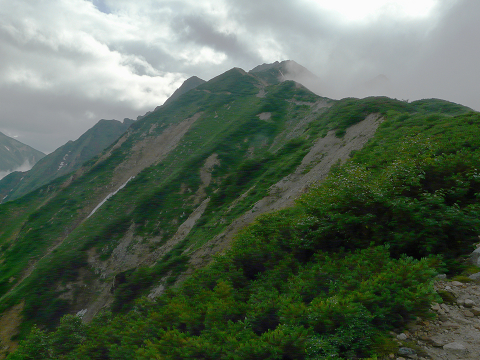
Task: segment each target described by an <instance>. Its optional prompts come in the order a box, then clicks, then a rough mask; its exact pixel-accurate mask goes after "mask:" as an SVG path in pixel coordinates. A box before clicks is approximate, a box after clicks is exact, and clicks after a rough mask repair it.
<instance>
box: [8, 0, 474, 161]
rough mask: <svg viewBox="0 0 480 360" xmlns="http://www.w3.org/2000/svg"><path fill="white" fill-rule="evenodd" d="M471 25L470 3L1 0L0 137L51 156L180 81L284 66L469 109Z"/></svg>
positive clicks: (146, 105) (325, 80)
mask: <svg viewBox="0 0 480 360" xmlns="http://www.w3.org/2000/svg"><path fill="white" fill-rule="evenodd" d="M479 16H480V1H478V0H403V1H401V0H398V1H388V0H363V1H358V0H335V1H332V0H242V1H238V0H202V1H199V0H177V1H176V0H142V1H138V0H136V1H134V0H90V1H87V0H42V1H39V0H14V1H12V0H8V1H7V0H0V60H1V61H0V105H1V113H0V131H2V132H4V133H5V134H6V135H9V136H14V137H16V138H17V139H18V140H19V141H22V142H24V143H27V144H29V145H31V146H33V147H35V148H37V149H38V150H41V151H44V152H51V151H53V150H55V149H56V148H57V147H59V146H61V145H63V144H64V143H65V142H67V141H68V140H75V139H76V138H78V137H79V136H80V135H81V134H82V133H84V132H85V131H86V130H87V129H89V128H90V127H92V126H93V125H94V124H95V123H96V122H97V121H98V120H100V119H102V118H103V119H117V120H123V119H124V118H125V117H129V118H134V119H136V117H137V116H138V115H143V114H144V113H145V112H147V111H149V110H152V109H154V108H155V107H156V106H158V105H161V104H162V103H163V102H164V101H165V99H166V98H167V97H168V96H169V95H170V94H171V93H172V92H173V91H174V90H175V89H176V88H177V87H178V86H180V85H181V83H182V82H183V81H184V80H185V79H187V78H188V77H190V76H193V75H197V76H199V77H201V78H203V79H204V80H209V79H210V78H212V77H214V76H216V75H218V74H220V73H222V72H224V71H226V70H228V69H230V68H232V67H241V68H243V69H245V70H247V71H248V70H250V69H252V68H253V67H255V66H256V65H259V64H262V63H270V62H274V61H276V60H279V61H281V60H286V59H291V60H295V61H296V62H298V63H299V64H301V65H303V66H305V67H306V68H308V69H309V70H310V71H311V72H313V73H315V74H316V75H318V77H319V79H320V80H319V84H317V86H316V88H315V90H316V91H317V92H318V93H319V94H320V95H323V96H327V97H331V98H335V99H338V98H342V97H346V96H357V97H363V96H367V95H389V96H392V97H397V98H399V99H409V100H410V101H411V100H415V99H419V98H431V97H436V98H443V99H446V100H450V101H454V102H458V103H461V104H464V105H467V106H470V107H472V108H474V109H475V110H480V70H479V64H480V39H479V34H480V21H478V19H479ZM379 75H382V76H379Z"/></svg>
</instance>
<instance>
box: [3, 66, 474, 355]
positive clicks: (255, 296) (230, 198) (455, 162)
mask: <svg viewBox="0 0 480 360" xmlns="http://www.w3.org/2000/svg"><path fill="white" fill-rule="evenodd" d="M256 85H259V83H258V80H257V79H255V77H254V76H252V75H249V74H245V73H244V72H242V71H241V70H238V69H234V70H232V71H231V72H229V73H227V74H226V75H224V76H221V77H219V78H216V79H213V80H212V81H210V82H209V83H206V84H203V85H201V86H199V87H198V88H196V89H194V90H192V91H189V92H187V93H185V94H183V95H181V96H180V97H179V98H178V99H176V100H175V101H173V102H172V103H170V104H167V105H166V106H164V107H162V108H161V109H160V110H157V111H155V112H153V113H151V114H149V115H147V116H145V117H144V118H143V119H142V120H141V121H139V122H137V123H136V124H135V125H134V127H133V128H132V129H131V133H129V137H128V139H127V140H126V141H125V142H124V143H123V144H122V145H121V146H118V147H116V149H115V150H114V151H113V152H112V154H111V156H110V157H108V158H106V160H103V161H99V159H98V158H97V159H95V160H94V161H91V162H90V163H89V164H87V165H85V166H86V167H85V169H84V173H83V175H81V176H79V177H78V178H74V179H72V182H71V185H70V186H66V185H63V184H65V181H67V180H66V179H62V180H58V182H56V183H53V184H51V185H49V186H48V187H45V188H42V189H39V190H38V192H37V193H36V195H35V196H40V195H41V196H43V197H39V198H36V197H31V198H30V199H27V200H25V199H21V200H19V201H18V202H13V203H11V204H10V205H8V206H7V207H0V219H15V220H14V221H15V222H16V225H15V226H13V225H6V226H5V227H3V228H1V229H0V234H1V235H2V238H1V243H0V250H1V252H2V256H5V260H3V261H4V262H3V263H0V266H1V270H2V275H1V277H0V286H1V287H0V288H1V289H4V291H7V290H8V289H9V287H12V286H14V283H12V284H10V282H9V279H10V278H11V277H16V276H18V275H19V274H20V273H21V270H22V269H24V267H25V266H26V264H28V259H29V258H30V257H32V256H35V257H36V258H35V259H39V258H41V257H43V256H45V258H42V260H40V261H39V262H38V263H37V265H36V267H35V269H34V272H33V273H32V275H31V276H30V277H28V278H27V279H25V280H24V281H23V282H22V283H21V284H20V285H19V286H18V287H17V288H16V289H15V291H11V292H10V293H8V294H7V295H6V296H5V297H4V299H2V301H3V302H2V303H1V306H2V309H5V308H7V307H8V306H9V305H11V304H15V303H18V302H19V301H20V300H21V299H25V314H24V315H26V319H27V320H28V321H29V323H28V324H27V326H26V327H25V329H27V328H28V326H30V325H31V324H32V323H33V322H36V323H38V324H39V325H42V329H44V328H45V329H46V328H47V327H48V326H52V327H51V330H52V331H51V332H43V331H40V330H34V332H33V333H32V335H30V337H28V338H27V339H26V340H25V342H24V343H23V345H22V346H21V348H20V350H19V351H18V352H17V353H16V354H15V355H12V358H14V356H17V357H16V359H22V358H28V356H30V355H29V354H31V353H32V352H30V353H29V352H28V351H30V350H31V349H34V346H33V344H37V345H41V346H42V348H40V349H37V350H38V354H39V355H38V356H37V358H39V359H41V358H45V359H47V358H59V359H62V358H65V359H154V358H162V359H189V358H190V359H202V358H203V359H239V360H240V359H242V360H243V359H259V358H262V359H315V358H335V357H337V358H338V357H341V358H359V357H368V356H374V355H375V354H374V349H377V348H378V346H377V345H378V343H380V342H381V341H383V340H382V336H383V334H384V333H385V332H386V331H388V330H390V329H392V328H393V327H396V326H402V325H403V324H405V322H406V321H408V320H409V319H411V318H412V317H415V316H421V315H424V314H425V313H426V312H427V311H428V309H429V304H430V303H431V301H434V300H437V301H438V297H437V295H436V294H435V292H434V290H433V287H432V285H431V282H432V279H433V277H434V275H435V274H436V272H438V271H442V272H458V271H459V269H461V262H460V260H461V257H462V256H463V255H464V254H465V253H467V252H468V251H469V250H470V246H471V244H472V243H473V242H474V241H476V236H477V235H478V233H479V231H480V229H479V228H480V223H479V220H478V219H479V218H480V217H479V215H480V214H479V210H480V209H479V208H478V205H477V202H478V201H477V199H478V194H479V190H480V176H479V175H478V174H477V169H478V168H480V167H479V166H480V163H479V160H480V153H479V152H478V151H479V149H480V143H479V141H480V140H478V139H480V137H479V136H478V126H479V125H480V118H479V115H478V114H477V113H465V110H466V109H465V108H463V107H461V106H458V105H456V104H451V103H446V102H442V101H439V100H422V101H419V102H414V103H408V102H404V101H398V100H392V99H388V98H367V99H363V100H357V99H344V100H342V101H339V102H336V103H335V104H333V106H332V107H330V108H329V109H327V110H325V111H324V112H323V113H317V114H316V115H313V114H312V113H311V111H310V107H309V105H304V104H305V103H308V102H314V101H316V100H318V99H319V98H318V97H315V95H313V94H311V93H309V92H308V91H307V90H305V89H302V88H298V87H297V86H296V85H295V84H294V83H293V82H283V83H280V84H276V85H273V86H270V87H268V89H267V91H266V92H267V95H266V97H265V98H258V97H256V96H255V95H256V94H257V92H258V90H259V88H258V87H257V86H256ZM299 104H300V105H299ZM432 111H435V113H433V112H432ZM262 112H270V113H271V118H270V119H268V121H263V120H260V119H259V117H258V114H260V113H262ZM371 113H378V114H381V115H383V116H384V117H386V120H385V121H384V123H383V124H382V125H381V126H380V128H379V130H378V132H377V134H376V136H375V138H374V139H373V140H372V141H370V142H369V143H368V144H367V145H366V146H365V148H364V149H363V150H361V151H358V152H356V153H355V154H354V156H353V159H352V160H351V161H349V162H347V163H346V164H344V165H340V164H339V165H337V166H336V167H335V169H334V171H333V172H332V174H331V175H330V176H329V178H328V179H327V180H326V181H324V182H323V183H322V184H320V185H318V186H316V187H313V188H312V189H311V190H310V191H309V193H307V194H305V195H304V196H303V197H302V198H301V199H300V200H299V201H298V203H297V205H296V206H294V207H292V208H289V209H284V210H281V211H278V212H274V213H271V214H267V215H263V216H261V217H259V218H258V219H257V220H256V222H255V223H254V224H253V225H251V226H249V227H247V228H246V229H244V230H243V231H242V232H241V233H240V234H238V236H237V237H236V239H235V240H234V241H233V242H232V245H231V248H230V250H228V251H226V252H225V253H224V254H222V255H219V256H217V257H216V258H215V260H214V261H213V262H212V263H211V264H210V265H208V266H207V267H205V268H203V269H200V270H197V271H195V272H193V274H191V275H190V276H188V277H186V280H185V281H184V282H183V283H182V284H178V285H177V286H175V287H173V288H172V287H170V288H169V286H170V285H172V284H173V283H175V281H176V279H177V278H178V277H179V275H180V274H182V273H184V272H185V271H186V270H187V268H188V267H189V256H188V254H192V253H193V252H194V251H195V250H196V249H198V248H199V247H201V246H205V247H204V249H208V242H209V241H211V239H213V238H214V237H215V235H217V234H219V233H220V232H221V231H222V230H223V229H225V227H227V226H228V225H229V224H230V223H231V222H232V221H233V220H234V219H236V218H238V216H239V215H241V214H244V213H245V212H246V211H248V210H250V209H252V206H253V205H254V204H255V203H256V202H257V201H258V200H260V199H262V198H263V197H265V196H266V195H267V194H269V191H270V190H271V186H272V185H273V184H275V183H276V182H278V181H279V180H280V179H282V178H283V177H284V176H286V175H288V174H290V173H292V171H293V170H294V169H295V168H296V167H297V166H298V165H299V164H300V162H301V161H302V159H303V157H304V156H305V154H306V153H307V152H308V150H309V148H310V146H311V145H312V144H313V143H314V141H316V140H317V139H318V137H319V134H322V135H323V134H325V133H326V131H328V130H335V131H336V132H337V135H339V136H341V135H342V133H344V132H345V131H346V129H347V128H348V126H351V125H352V124H355V123H358V122H359V121H361V120H363V119H364V118H365V116H367V115H369V114H371ZM195 114H197V117H196V118H197V120H196V121H195V122H192V123H191V124H190V128H189V130H188V131H187V133H186V134H185V135H184V136H183V138H182V140H181V141H180V142H178V144H176V147H175V148H174V149H172V150H171V151H170V152H169V153H168V155H165V157H164V158H162V160H161V161H160V162H159V163H158V164H152V165H151V166H150V167H148V168H146V169H144V170H143V171H142V172H141V173H140V174H138V175H137V176H136V178H135V179H133V180H132V181H131V182H130V183H129V184H128V185H127V186H125V188H124V189H123V190H122V191H120V192H118V194H116V195H115V197H113V198H112V199H111V200H108V201H107V202H106V203H105V204H104V205H103V206H102V207H101V208H100V209H99V210H98V211H97V212H96V213H95V215H94V216H92V217H91V218H89V219H87V220H85V216H86V215H85V214H88V213H89V211H90V210H91V209H92V208H93V206H94V205H95V204H98V203H99V202H100V201H101V200H103V199H104V198H105V196H106V195H105V192H106V191H105V190H104V191H101V190H99V189H102V188H107V189H108V191H107V194H108V192H109V191H110V188H109V187H108V185H110V181H111V178H112V172H113V171H118V166H119V165H120V164H122V163H123V162H124V161H125V159H126V157H127V156H129V155H128V154H129V153H130V152H129V151H130V150H131V148H132V147H134V146H135V144H136V143H137V141H138V140H142V139H147V138H148V137H149V136H152V137H153V136H157V135H159V134H161V133H162V132H163V131H165V129H167V128H168V127H169V126H171V125H176V124H178V123H179V122H181V121H183V120H185V119H187V118H191V117H192V116H194V115H195ZM452 115H455V116H452ZM314 117H317V120H316V121H312V122H310V123H309V124H310V125H308V126H309V127H307V125H304V128H303V130H302V131H299V132H298V134H299V135H298V136H295V137H294V138H292V139H290V134H291V133H290V130H292V129H294V128H295V129H296V124H297V123H298V122H297V120H298V119H300V118H301V119H303V118H308V120H309V119H314ZM306 123H307V124H308V121H307V122H306ZM287 139H289V140H288V141H287ZM110 150H112V149H110ZM207 159H210V161H211V163H212V162H214V165H212V167H211V168H210V169H209V173H208V177H209V180H208V181H206V182H205V177H206V176H205V173H203V176H202V177H201V176H200V172H201V171H205V163H206V161H207ZM212 159H215V161H213V160H212ZM94 164H96V165H94ZM120 169H121V167H120ZM30 196H33V195H30ZM208 198H209V202H208ZM29 201H35V203H30V202H29ZM207 203H208V205H207ZM30 204H31V205H30ZM200 204H203V205H204V206H206V210H205V211H204V213H203V214H202V216H201V218H200V219H199V220H198V221H197V222H196V224H195V226H194V227H193V228H192V230H191V231H190V232H189V234H188V236H186V237H185V238H184V239H183V240H182V241H181V242H179V243H178V244H177V245H176V246H175V247H174V248H173V249H171V250H170V251H169V252H168V253H167V254H166V255H165V256H164V257H163V258H162V259H161V260H159V261H157V263H154V264H150V265H151V266H141V267H138V268H132V269H129V270H126V271H121V272H119V273H117V274H116V277H115V279H108V281H110V280H112V281H113V283H114V287H113V289H112V291H113V296H114V302H113V305H112V310H113V311H114V312H115V315H114V316H111V315H109V314H104V315H101V316H100V317H98V318H96V319H94V321H93V323H92V324H91V325H86V326H85V327H81V328H80V327H78V326H77V325H76V323H75V322H74V321H73V320H71V319H68V318H67V319H66V320H64V323H63V322H62V324H61V325H60V327H58V328H57V329H54V328H53V326H55V325H56V324H58V319H59V317H60V315H61V314H62V313H65V312H67V311H69V307H68V306H69V305H70V304H69V302H68V301H66V300H59V295H61V293H62V291H63V290H62V289H63V288H64V287H63V285H65V284H66V283H68V282H71V281H77V280H78V278H79V276H78V275H79V274H80V271H79V269H82V274H84V272H85V271H86V269H88V268H89V265H88V264H87V261H86V259H87V254H86V253H87V251H86V250H92V249H94V250H95V251H96V252H97V254H99V255H100V259H101V260H109V261H110V260H111V259H110V255H111V253H112V250H113V249H114V248H115V247H116V246H117V244H118V241H120V240H123V239H125V238H124V237H125V235H126V234H127V233H128V234H129V235H130V233H129V232H131V233H132V234H133V235H134V240H133V241H137V240H138V241H139V242H143V243H141V245H142V246H143V245H146V246H145V247H147V246H148V247H151V248H152V251H153V249H155V247H156V246H162V245H163V244H165V243H167V241H168V240H169V239H171V238H172V236H173V235H174V234H175V233H176V231H178V229H179V226H180V224H182V223H183V222H184V221H185V220H187V218H188V217H189V216H190V215H191V214H193V212H194V211H195V209H197V208H198V207H199V206H200ZM25 209H28V210H25ZM86 209H90V210H89V211H87V210H86ZM17 216H18V217H17ZM84 220H85V221H84ZM5 223H6V224H8V220H5ZM152 238H153V239H154V241H151V242H150V239H152ZM133 241H132V246H135V243H134V242H133ZM168 244H169V243H168ZM53 245H56V246H58V247H56V248H55V250H52V252H51V254H47V255H45V254H46V251H47V250H48V249H53ZM89 254H90V252H89ZM13 260H15V261H23V263H21V264H20V265H19V263H18V262H15V263H14V262H13ZM195 260H197V261H198V260H199V259H198V258H197V259H195ZM4 264H6V265H10V267H7V266H3V265H4ZM4 269H6V270H5V271H4ZM82 276H83V275H82ZM92 278H94V274H93V272H92ZM159 285H162V286H165V287H166V290H165V292H164V294H163V295H162V296H161V297H159V298H158V299H157V301H156V302H151V301H150V300H146V299H145V298H142V296H144V295H147V294H148V293H149V292H150V290H151V289H152V288H153V287H154V286H159ZM139 298H140V299H139ZM41 303H48V304H49V305H48V306H44V307H42V306H41V305H40V304H41ZM69 333H71V334H72V339H70V338H69V335H68V334H69ZM42 339H43V340H42ZM42 341H43V342H42ZM42 344H43V345H42ZM29 349H30V350H29ZM32 351H33V350H32ZM22 354H23V355H22ZM21 356H23V357H21Z"/></svg>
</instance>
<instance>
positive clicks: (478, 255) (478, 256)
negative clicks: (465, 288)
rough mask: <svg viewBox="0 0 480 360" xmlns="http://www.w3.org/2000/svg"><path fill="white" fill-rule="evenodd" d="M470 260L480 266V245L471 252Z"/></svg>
mask: <svg viewBox="0 0 480 360" xmlns="http://www.w3.org/2000/svg"><path fill="white" fill-rule="evenodd" d="M469 259H470V262H471V263H472V264H473V265H475V266H480V262H479V260H480V247H478V248H476V249H475V250H474V251H473V252H472V253H471V254H470V258H469Z"/></svg>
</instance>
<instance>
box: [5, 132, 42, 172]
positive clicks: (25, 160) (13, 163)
mask: <svg viewBox="0 0 480 360" xmlns="http://www.w3.org/2000/svg"><path fill="white" fill-rule="evenodd" d="M44 156H45V154H44V153H42V152H40V151H38V150H35V149H34V148H32V147H30V146H28V145H25V144H23V143H21V142H20V141H17V140H15V139H13V138H11V137H9V136H7V135H5V134H2V133H0V179H1V178H2V177H4V176H5V175H7V174H8V173H10V172H12V171H15V170H16V169H18V168H21V167H23V168H24V169H25V170H26V169H29V168H31V167H32V166H33V165H35V163H36V162H37V161H39V160H40V159H41V158H43V157H44Z"/></svg>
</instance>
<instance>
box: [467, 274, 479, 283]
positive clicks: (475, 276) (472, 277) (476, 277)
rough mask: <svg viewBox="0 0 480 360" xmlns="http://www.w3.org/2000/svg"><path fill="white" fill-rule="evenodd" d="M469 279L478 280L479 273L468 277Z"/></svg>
mask: <svg viewBox="0 0 480 360" xmlns="http://www.w3.org/2000/svg"><path fill="white" fill-rule="evenodd" d="M469 278H470V279H472V280H475V281H477V280H480V272H477V273H475V274H472V275H470V276H469Z"/></svg>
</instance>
